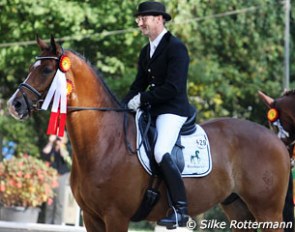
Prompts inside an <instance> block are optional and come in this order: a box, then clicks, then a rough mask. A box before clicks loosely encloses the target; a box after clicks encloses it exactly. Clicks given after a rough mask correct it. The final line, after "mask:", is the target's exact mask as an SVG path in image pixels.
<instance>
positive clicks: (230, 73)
mask: <svg viewBox="0 0 295 232" xmlns="http://www.w3.org/2000/svg"><path fill="white" fill-rule="evenodd" d="M140 2H141V1H140V0H133V1H127V0H126V1H125V0H123V1H122V0H104V1H98V0H77V1H75V0H72V1H68V0H50V1H49V0H0V15H1V16H0V18H1V20H0V146H1V147H0V148H1V149H0V158H1V159H3V157H6V156H13V155H15V154H18V153H28V154H30V155H33V156H36V157H38V156H40V153H41V150H42V148H43V147H44V146H45V144H46V142H47V136H46V127H47V122H48V118H49V114H48V112H41V113H38V114H34V115H33V117H32V118H30V119H29V120H28V121H25V122H18V121H16V120H14V119H13V118H12V117H11V116H10V115H8V112H7V108H6V102H7V100H8V98H9V97H10V96H11V95H12V93H13V92H14V91H15V90H16V88H17V87H18V85H19V84H20V83H21V82H22V81H23V80H24V79H25V78H26V76H27V74H28V68H29V66H30V64H32V63H33V62H34V61H35V56H37V55H38V54H40V51H39V49H38V47H37V46H36V42H35V39H36V35H37V34H38V35H39V37H41V38H42V39H43V40H46V41H49V39H50V36H51V34H52V35H54V37H55V38H56V39H57V40H58V42H60V43H61V44H62V46H63V47H64V49H71V50H74V51H76V52H78V53H80V54H82V55H83V56H85V57H86V59H87V60H88V61H89V62H90V63H91V64H92V65H93V66H94V67H95V68H97V69H98V70H99V71H100V73H101V74H102V76H103V78H104V80H105V81H106V82H107V84H108V86H109V87H110V88H111V90H112V91H113V92H114V93H115V95H116V96H117V97H118V98H119V99H120V98H121V97H122V96H123V95H124V94H126V92H127V90H128V87H129V85H130V83H131V82H132V80H133V79H134V77H135V73H136V65H137V63H136V62H137V58H138V55H139V51H140V49H141V48H142V47H143V46H144V45H145V44H146V43H147V39H146V38H144V37H143V36H142V35H141V34H140V32H139V30H138V29H137V28H136V24H135V21H134V17H133V14H134V12H135V11H136V7H137V5H138V3H140ZM161 2H163V3H164V4H165V5H166V8H167V12H169V13H170V14H171V15H172V18H173V20H172V21H171V22H169V23H168V24H167V28H168V30H170V31H172V32H173V33H174V34H175V35H177V36H178V37H179V38H180V39H182V40H183V42H184V43H185V44H186V45H187V47H188V50H189V54H190V58H191V62H190V68H189V84H188V91H189V96H190V100H191V102H192V103H193V104H194V105H195V106H196V107H197V109H198V111H199V113H198V116H197V122H198V123H201V122H203V121H205V120H208V119H212V118H215V117H223V116H229V117H238V118H244V119H249V120H252V121H255V122H257V123H260V124H262V125H265V126H268V122H267V119H266V111H267V109H266V107H265V106H264V104H263V103H262V102H261V101H260V100H259V98H258V95H257V91H258V90H261V91H264V92H265V93H267V94H268V95H270V96H272V97H278V96H280V95H281V94H282V93H283V91H284V90H285V89H292V88H294V87H295V62H294V56H295V55H294V49H295V48H294V40H295V31H294V30H295V25H294V18H293V14H294V9H295V5H294V4H293V2H291V6H290V1H289V0H284V1H283V0H248V1H244V0H227V1H224V0H162V1H161ZM292 4H293V5H292ZM69 150H70V147H69ZM214 212H215V213H216V214H219V209H218V208H216V209H214ZM206 215H207V216H208V215H209V216H208V217H210V215H212V212H209V213H208V214H206ZM216 217H217V216H214V218H216ZM221 217H222V216H221ZM142 224H144V227H149V226H150V224H149V223H145V222H144V223H142Z"/></svg>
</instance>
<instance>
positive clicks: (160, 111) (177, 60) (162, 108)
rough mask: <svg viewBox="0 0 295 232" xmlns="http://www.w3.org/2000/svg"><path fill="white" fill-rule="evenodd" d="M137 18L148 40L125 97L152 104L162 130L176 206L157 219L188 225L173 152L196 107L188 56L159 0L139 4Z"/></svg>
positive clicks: (160, 144) (165, 169)
mask: <svg viewBox="0 0 295 232" xmlns="http://www.w3.org/2000/svg"><path fill="white" fill-rule="evenodd" d="M135 17H136V18H135V21H136V23H137V25H138V27H139V29H140V30H141V32H142V34H143V35H144V36H147V37H148V38H149V43H148V44H147V45H145V46H144V47H143V49H142V50H141V53H140V56H139V60H138V70H137V75H136V78H135V80H134V82H133V83H132V85H131V86H130V90H129V92H128V94H127V95H126V97H125V98H124V99H123V103H125V104H127V106H128V108H129V109H132V110H134V111H136V110H137V109H138V108H139V107H140V106H143V107H144V106H150V112H151V115H152V117H154V118H156V128H157V132H158V137H157V141H156V144H155V149H154V154H155V160H156V162H157V163H158V165H159V167H160V170H161V172H162V174H163V177H164V181H165V183H166V185H167V188H168V190H169V195H170V198H171V201H172V205H173V209H174V210H173V211H171V213H170V214H169V215H168V216H167V217H165V218H163V219H161V220H160V221H158V224H159V225H162V226H166V227H168V228H169V227H172V228H173V227H175V226H176V225H178V226H186V222H187V221H188V219H189V217H188V215H187V214H188V209H187V199H186V192H185V187H184V183H183V180H182V177H181V173H180V172H179V170H178V168H177V166H176V164H175V163H174V161H173V160H172V158H171V156H170V153H171V151H172V148H173V146H174V144H175V142H176V140H177V137H178V134H179V132H180V129H181V127H182V125H183V124H184V123H185V121H186V120H187V118H188V117H190V116H192V115H193V114H194V112H195V109H194V108H193V107H192V106H191V105H190V104H189V101H188V97H187V73H188V66H189V56H188V52H187V48H186V46H185V45H184V44H183V43H182V42H181V41H180V40H179V39H178V38H176V37H175V36H173V35H172V34H171V33H170V32H169V31H167V29H166V28H165V23H166V22H167V21H169V20H170V19H171V16H170V15H169V14H168V13H166V10H165V6H164V5H163V4H161V3H160V2H154V1H146V2H143V3H141V4H139V6H138V11H137V12H136V14H135Z"/></svg>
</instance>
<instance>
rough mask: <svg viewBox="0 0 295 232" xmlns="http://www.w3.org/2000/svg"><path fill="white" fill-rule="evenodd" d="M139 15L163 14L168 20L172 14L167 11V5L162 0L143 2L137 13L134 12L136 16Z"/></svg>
mask: <svg viewBox="0 0 295 232" xmlns="http://www.w3.org/2000/svg"><path fill="white" fill-rule="evenodd" d="M139 15H163V17H164V19H166V21H169V20H170V19H171V16H170V15H169V14H167V13H166V9H165V6H164V5H163V4H162V3H160V2H152V1H147V2H142V3H140V4H139V6H138V11H137V13H135V14H134V16H135V17H137V16H139Z"/></svg>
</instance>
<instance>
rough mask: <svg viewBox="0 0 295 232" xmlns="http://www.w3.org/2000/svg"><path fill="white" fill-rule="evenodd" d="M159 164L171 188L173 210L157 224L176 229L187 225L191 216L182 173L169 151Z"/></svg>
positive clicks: (169, 188) (168, 186)
mask: <svg viewBox="0 0 295 232" xmlns="http://www.w3.org/2000/svg"><path fill="white" fill-rule="evenodd" d="M159 166H160V170H161V172H162V174H163V176H164V180H165V183H166V185H167V188H168V190H169V194H170V197H171V200H172V204H173V211H172V212H171V213H170V214H169V215H168V216H167V217H165V218H163V219H161V220H160V221H158V223H157V224H158V225H160V226H166V227H167V229H175V228H176V227H177V226H179V227H185V226H186V223H187V221H188V220H189V216H188V215H187V200H186V194H185V188H184V184H183V180H182V177H181V174H180V172H179V170H178V168H177V166H176V164H175V163H174V161H173V160H172V158H171V156H170V154H168V153H166V154H165V155H164V156H163V159H162V161H161V163H160V164H159Z"/></svg>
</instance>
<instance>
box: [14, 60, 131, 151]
mask: <svg viewBox="0 0 295 232" xmlns="http://www.w3.org/2000/svg"><path fill="white" fill-rule="evenodd" d="M60 57H61V56H60ZM60 57H56V56H37V57H36V60H37V61H38V60H48V59H49V60H56V61H57V62H59V61H60ZM49 86H50V85H49ZM48 88H49V87H48ZM18 89H19V91H20V92H21V94H22V96H23V98H24V100H25V102H26V105H27V109H28V112H29V115H31V112H32V110H42V109H41V105H42V103H43V101H44V97H45V96H44V95H45V94H42V93H40V92H39V91H38V90H36V89H35V88H34V87H32V86H31V85H29V84H27V83H21V84H20V85H19V86H18ZM23 89H27V90H29V91H30V92H31V93H32V94H33V95H34V96H35V97H36V98H37V101H36V102H35V103H33V104H32V105H30V103H29V100H28V97H27V95H26V93H25V91H24V90H23ZM45 93H46V91H45ZM67 109H68V111H67V113H72V112H76V111H84V110H96V111H103V112H107V111H115V112H123V113H124V126H123V130H124V135H125V136H124V137H125V144H126V147H127V149H128V151H129V152H130V153H131V154H136V149H135V150H133V149H132V147H131V144H130V143H129V141H128V139H127V128H128V113H131V112H132V111H131V110H130V109H128V108H127V107H122V106H120V107H119V108H112V107H85V106H67Z"/></svg>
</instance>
